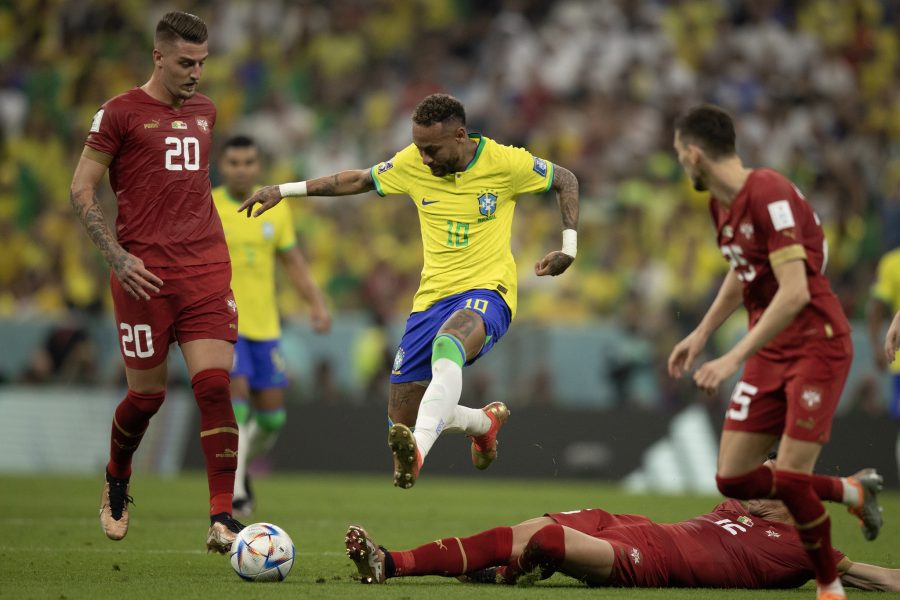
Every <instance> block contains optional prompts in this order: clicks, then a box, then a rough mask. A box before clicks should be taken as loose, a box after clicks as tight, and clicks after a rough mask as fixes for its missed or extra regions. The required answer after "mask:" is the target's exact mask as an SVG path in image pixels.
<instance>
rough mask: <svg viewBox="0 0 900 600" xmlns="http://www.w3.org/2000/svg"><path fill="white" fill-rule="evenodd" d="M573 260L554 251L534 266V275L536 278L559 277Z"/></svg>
mask: <svg viewBox="0 0 900 600" xmlns="http://www.w3.org/2000/svg"><path fill="white" fill-rule="evenodd" d="M574 260H575V258H574V257H572V256H569V255H568V254H564V253H563V252H560V251H559V250H555V251H553V252H551V253H550V254H548V255H547V256H545V257H544V258H542V259H541V260H540V261H538V262H536V263H535V264H534V274H535V275H537V276H538V277H543V276H544V275H552V276H554V277H555V276H556V275H561V274H562V273H563V272H565V270H566V269H568V268H569V265H571V264H572V262H573V261H574Z"/></svg>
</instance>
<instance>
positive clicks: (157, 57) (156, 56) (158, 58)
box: [153, 48, 162, 67]
mask: <svg viewBox="0 0 900 600" xmlns="http://www.w3.org/2000/svg"><path fill="white" fill-rule="evenodd" d="M153 64H154V65H155V66H156V67H162V52H160V51H159V49H158V48H154V49H153Z"/></svg>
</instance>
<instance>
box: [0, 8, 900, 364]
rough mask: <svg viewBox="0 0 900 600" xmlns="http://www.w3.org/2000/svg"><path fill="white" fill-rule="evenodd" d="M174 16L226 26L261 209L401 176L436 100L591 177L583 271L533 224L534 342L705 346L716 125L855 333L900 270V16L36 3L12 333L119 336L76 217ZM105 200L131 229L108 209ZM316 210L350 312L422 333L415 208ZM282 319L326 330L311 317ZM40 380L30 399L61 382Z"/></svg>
mask: <svg viewBox="0 0 900 600" xmlns="http://www.w3.org/2000/svg"><path fill="white" fill-rule="evenodd" d="M172 8H178V9H182V10H188V11H190V12H194V13H196V14H198V15H200V16H201V17H202V18H203V19H205V20H206V22H207V24H208V26H209V40H210V51H211V55H210V58H209V60H208V61H207V63H206V67H205V70H204V74H203V79H202V81H201V87H200V91H201V92H202V93H204V94H206V95H208V96H209V97H210V98H212V100H213V101H214V102H215V103H216V104H217V106H218V119H217V121H216V125H215V134H216V139H217V141H218V143H219V144H221V142H223V141H224V140H225V139H226V138H227V137H228V136H229V135H231V134H236V133H245V134H249V135H251V136H253V137H254V138H255V139H256V140H257V141H258V143H259V145H260V147H261V148H262V149H263V151H264V154H265V157H266V169H265V172H264V176H263V181H262V182H261V183H278V182H284V181H295V180H299V179H306V178H312V177H316V176H321V175H326V174H330V173H332V172H335V171H338V170H342V169H346V168H362V167H367V166H370V165H372V164H375V163H376V162H379V161H382V160H386V159H388V158H390V157H391V156H392V155H393V153H394V152H395V151H397V150H399V149H400V148H402V147H404V146H405V145H406V144H408V143H409V141H410V120H409V119H410V114H411V111H412V109H413V107H414V106H415V105H416V103H417V102H418V101H419V100H420V99H421V98H422V97H423V96H425V95H427V94H429V93H432V92H447V93H450V94H453V95H455V96H457V97H458V98H460V99H461V100H462V101H463V102H464V104H465V106H466V109H467V113H468V122H469V128H470V129H471V130H473V131H479V132H482V133H484V134H485V135H487V136H489V137H492V138H494V139H496V140H498V141H500V142H503V143H507V144H512V145H518V146H525V147H527V148H528V149H529V150H530V151H531V152H532V153H534V154H536V155H538V156H541V157H544V158H546V159H548V160H551V161H553V162H555V163H559V164H561V165H564V166H566V167H567V168H569V169H570V170H572V171H573V172H574V173H575V174H576V175H577V176H578V178H579V181H580V184H581V219H580V224H579V253H578V259H577V260H576V262H575V264H574V269H573V270H571V271H570V272H569V273H567V274H566V275H565V276H563V277H561V278H558V279H553V280H550V279H543V278H542V279H538V278H536V277H534V275H533V264H534V262H535V261H536V260H537V259H539V258H540V257H541V256H543V255H544V254H545V253H546V252H547V251H549V250H552V249H555V248H558V247H559V245H560V243H561V239H560V231H561V224H560V218H559V214H558V209H557V207H556V201H555V198H554V197H553V196H552V194H551V195H545V196H539V197H525V198H521V199H520V201H519V207H518V210H517V217H516V222H515V227H514V236H513V251H514V254H515V255H516V257H517V261H518V264H519V277H520V282H519V283H520V289H519V307H520V308H519V315H518V317H517V322H530V323H533V324H536V325H550V324H552V325H556V324H560V323H562V324H574V325H580V324H584V323H589V322H590V323H593V322H596V321H598V320H600V321H608V322H615V323H617V324H618V325H619V326H620V327H622V328H624V330H626V331H627V332H628V333H629V335H631V336H633V337H634V338H635V339H637V340H645V341H648V342H649V343H646V344H645V345H644V346H643V347H645V348H646V350H645V351H644V352H645V353H649V356H648V357H645V358H646V360H647V361H649V362H655V364H660V361H664V358H665V356H666V355H667V353H668V351H669V350H670V349H671V347H672V345H673V344H674V343H675V342H676V341H677V339H679V338H680V336H681V335H683V334H684V333H686V331H687V330H688V329H689V328H690V327H692V326H693V325H695V324H696V323H697V321H698V320H699V318H700V317H701V316H702V314H703V313H704V311H705V310H706V308H707V307H708V305H709V302H710V301H711V298H712V296H713V295H714V293H715V291H716V290H717V288H718V285H719V283H720V281H721V277H722V275H723V273H724V272H725V269H726V267H727V263H726V262H725V261H724V260H723V259H722V257H721V256H720V254H719V251H718V249H717V248H716V246H715V239H714V235H713V231H712V228H711V226H710V219H709V214H708V209H707V201H706V197H705V195H703V194H698V193H696V192H694V191H693V190H692V189H691V186H690V184H689V182H688V181H687V180H686V179H685V177H684V176H683V174H682V172H681V171H680V168H679V166H678V164H677V162H676V161H675V157H674V153H673V151H672V131H671V123H672V120H673V119H674V117H675V116H676V115H677V114H678V113H679V112H681V111H682V110H683V109H685V108H687V107H689V106H691V105H694V104H696V103H698V102H701V101H709V102H715V103H717V104H720V105H722V106H724V107H726V108H728V109H729V110H730V111H732V113H733V114H734V116H735V117H736V121H737V123H738V126H739V130H738V140H739V152H740V153H741V155H742V156H743V158H744V160H745V162H746V163H747V164H749V165H751V166H766V167H771V168H775V169H778V170H780V171H782V172H783V173H785V174H786V175H788V176H789V177H790V178H791V179H792V180H793V181H794V182H795V183H796V184H797V185H798V187H799V188H800V189H801V190H802V191H803V192H804V194H805V195H806V196H807V198H808V199H809V201H810V202H812V204H813V205H814V207H815V209H816V211H817V212H818V214H819V216H820V217H821V219H822V221H823V224H824V226H825V229H826V233H827V236H828V240H829V244H830V253H829V255H830V259H829V264H828V271H827V273H828V275H829V276H830V279H831V282H832V285H833V287H834V288H835V290H836V292H837V293H838V294H839V296H840V297H841V300H842V301H843V303H844V306H845V309H846V310H847V312H848V314H849V315H851V316H852V317H860V316H861V315H862V312H863V310H864V307H865V303H866V301H867V299H868V297H869V289H870V285H871V283H872V279H873V274H874V265H875V263H876V261H877V259H878V258H879V256H880V255H881V254H882V253H883V252H884V251H886V250H888V249H890V248H893V247H894V246H897V245H900V2H898V1H896V0H880V1H879V0H848V1H847V2H831V1H828V0H809V1H782V2H778V1H774V0H743V1H738V0H731V1H727V0H722V1H713V0H681V1H670V2H662V1H659V0H641V1H632V0H618V1H612V0H610V1H590V0H582V1H579V0H565V1H558V2H548V1H546V0H371V1H363V0H329V1H324V0H323V1H289V0H258V1H254V2H250V1H246V2H243V1H224V0H220V1H207V2H183V3H179V4H178V6H174V5H172V6H165V7H164V6H161V5H158V4H154V3H149V2H143V1H138V0H115V1H113V0H109V1H90V2H86V1H76V0H19V1H17V2H15V3H2V4H0V128H2V136H3V145H2V149H0V239H2V240H3V242H2V251H0V318H7V319H10V318H11V319H23V318H28V317H34V318H55V319H59V320H60V322H62V323H65V324H66V327H69V328H70V329H71V333H70V334H69V335H66V336H64V338H65V339H64V340H63V341H62V342H61V343H62V344H63V346H65V345H66V344H72V343H73V340H75V339H76V338H77V335H78V334H77V331H78V329H79V327H78V325H77V323H78V322H79V319H80V318H81V315H88V317H86V318H91V317H90V315H94V317H93V318H103V319H111V316H110V315H111V310H110V301H109V293H108V277H109V275H108V268H107V265H106V264H105V263H104V262H103V260H102V258H101V257H100V255H99V254H98V253H97V252H96V251H95V250H94V248H93V246H92V245H91V242H90V240H89V239H88V237H87V236H86V235H85V233H84V231H83V230H82V228H81V226H80V225H79V224H78V222H77V221H76V219H75V218H74V217H73V214H72V211H71V208H70V206H69V191H68V188H69V183H70V181H71V175H72V171H73V168H74V165H75V163H76V162H77V159H78V156H79V154H80V152H81V149H82V147H83V143H84V139H85V135H86V133H87V129H88V127H89V124H90V121H91V117H92V116H93V114H94V113H95V112H96V111H97V109H98V108H99V106H100V104H101V103H102V102H104V101H105V100H106V99H108V98H110V97H112V96H114V95H116V94H119V93H121V92H123V91H125V90H128V89H130V88H131V87H134V86H136V85H140V84H142V83H144V82H145V81H146V80H147V79H148V77H149V74H150V71H151V68H152V64H151V57H150V52H151V49H152V31H153V28H154V26H155V23H156V21H157V20H158V19H159V17H160V16H161V15H162V14H163V12H164V11H165V10H167V9H172ZM212 167H213V169H212V178H213V183H214V184H217V183H219V178H218V173H217V172H216V169H215V165H214V164H213V165H212ZM101 200H102V202H103V205H104V209H105V211H106V213H107V214H108V215H110V217H112V215H114V211H115V208H114V206H115V205H114V198H113V197H112V194H111V192H110V190H109V188H108V186H107V185H103V186H102V197H101ZM291 202H292V209H293V211H294V217H295V221H296V228H297V231H298V233H299V240H300V243H301V246H302V249H303V250H304V252H305V254H306V256H307V258H308V260H309V261H310V264H311V266H312V269H313V272H314V274H315V276H316V279H317V280H318V282H319V283H320V285H321V286H322V288H323V290H324V291H325V292H326V294H327V296H328V297H329V299H330V302H331V303H332V307H333V309H334V311H335V312H336V313H338V314H342V313H344V314H349V313H365V314H367V315H369V316H370V318H371V322H372V323H374V324H376V326H382V325H386V324H389V323H394V324H396V323H402V321H403V320H404V319H405V318H406V315H407V313H408V311H409V309H410V307H411V301H412V296H413V293H414V291H415V289H416V286H417V284H418V278H419V271H420V269H421V244H420V239H419V230H418V221H417V216H416V211H415V209H414V207H412V206H410V205H409V200H408V199H406V198H401V197H387V198H379V197H377V196H376V195H375V194H370V195H366V196H361V197H354V198H339V199H327V198H309V199H302V200H292V201H291ZM280 303H281V308H282V310H283V314H285V315H287V316H288V318H294V317H298V316H299V317H300V318H302V316H303V314H304V311H305V307H304V306H303V305H302V303H301V302H300V301H299V300H298V299H297V298H296V297H295V296H294V295H293V294H292V293H291V292H289V291H285V292H284V293H283V294H282V295H281V297H280ZM73 315H74V316H73ZM73 323H75V325H73ZM49 341H50V340H48V343H49ZM388 341H389V343H390V344H391V345H392V344H394V343H396V340H395V339H389V340H388ZM499 351H500V352H502V351H503V349H502V348H501V349H500V350H499ZM390 353H392V349H391V350H390V351H389V352H387V359H388V360H389V359H390ZM376 354H377V355H378V356H381V354H378V353H377V352H376ZM46 360H47V359H46V357H45V358H44V362H46ZM379 364H380V363H379ZM45 367H46V365H45ZM52 370H53V369H51V371H52ZM29 371H30V375H29V373H24V374H9V373H7V374H6V376H7V377H8V378H12V379H17V378H20V377H25V378H28V377H32V378H34V379H38V380H39V379H40V378H41V377H43V376H45V375H42V374H41V373H44V371H41V370H40V368H39V365H37V366H36V365H31V366H30V367H29ZM90 372H91V371H90V369H89V368H87V367H85V366H83V365H82V366H79V367H78V368H75V369H74V370H73V373H74V374H75V375H77V376H78V377H81V378H85V377H88V378H89V377H90Z"/></svg>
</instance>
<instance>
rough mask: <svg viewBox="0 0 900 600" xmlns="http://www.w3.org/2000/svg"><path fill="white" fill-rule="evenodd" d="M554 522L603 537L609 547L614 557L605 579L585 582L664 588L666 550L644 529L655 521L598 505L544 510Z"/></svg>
mask: <svg viewBox="0 0 900 600" xmlns="http://www.w3.org/2000/svg"><path fill="white" fill-rule="evenodd" d="M544 516H546V517H550V518H551V519H553V521H555V522H556V523H557V524H559V525H562V526H563V527H569V528H570V529H574V530H576V531H580V532H581V533H584V534H586V535H589V536H591V537H595V538H597V539H601V540H604V541H605V542H607V543H608V544H609V545H610V546H612V549H613V554H614V555H615V559H614V560H613V566H612V571H611V572H610V574H609V579H607V580H606V581H587V584H588V585H591V586H594V585H603V586H614V587H664V586H665V585H666V583H667V581H668V580H667V578H666V573H667V572H668V571H667V568H666V565H665V564H663V562H662V561H664V557H665V553H664V552H662V551H661V550H660V548H659V546H658V545H657V544H655V543H653V541H652V539H650V538H649V537H648V536H647V535H645V532H650V531H651V530H652V529H653V528H654V527H659V526H658V525H657V524H656V523H654V522H653V521H651V520H650V519H648V518H647V517H645V516H643V515H615V514H612V513H609V512H606V511H605V510H602V509H599V508H586V509H584V510H578V511H570V512H562V513H547V514H546V515H544Z"/></svg>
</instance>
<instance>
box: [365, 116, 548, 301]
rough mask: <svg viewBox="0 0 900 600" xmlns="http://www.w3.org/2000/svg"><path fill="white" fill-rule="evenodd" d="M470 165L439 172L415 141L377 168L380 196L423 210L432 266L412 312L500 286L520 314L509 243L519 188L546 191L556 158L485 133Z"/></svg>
mask: <svg viewBox="0 0 900 600" xmlns="http://www.w3.org/2000/svg"><path fill="white" fill-rule="evenodd" d="M469 137H470V138H471V139H473V140H475V141H477V142H478V149H477V150H476V151H475V157H474V158H473V159H472V162H470V163H469V165H468V166H467V167H466V169H465V170H464V171H460V172H458V173H451V174H449V175H447V176H445V177H435V176H434V175H432V174H431V171H430V170H429V169H428V167H426V166H425V165H424V164H423V163H422V159H421V157H420V156H419V151H418V149H417V148H416V147H415V145H414V144H410V145H409V146H407V147H406V148H404V149H403V150H401V151H400V152H398V153H397V154H395V155H394V157H393V158H392V159H390V160H388V161H386V162H382V163H379V164H377V165H375V166H374V167H372V179H374V181H375V188H376V191H377V192H378V194H379V195H381V196H385V195H387V194H406V195H408V196H409V197H410V199H412V201H413V203H414V204H415V205H416V209H417V210H418V211H419V224H420V227H421V230H422V247H423V248H424V252H425V264H424V266H423V268H422V279H421V282H420V283H419V290H418V291H417V292H416V296H415V298H414V300H413V308H412V312H418V311H422V310H425V309H427V308H428V307H429V306H431V305H432V304H434V303H435V302H437V301H438V300H440V299H441V298H446V297H447V296H452V295H453V294H458V293H460V292H465V291H467V290H475V289H487V290H496V291H498V292H500V294H501V295H502V296H503V298H504V299H505V300H506V303H507V304H508V305H509V309H510V313H511V314H512V315H513V316H515V314H516V287H517V286H516V262H515V260H514V259H513V255H512V251H511V249H510V237H511V236H512V222H513V211H514V209H515V200H516V197H517V196H519V195H520V194H527V193H533V192H545V191H547V190H548V189H550V184H551V183H552V181H553V164H552V163H550V162H549V161H545V160H544V159H541V158H538V157H536V156H532V154H531V153H530V152H528V151H527V150H524V149H522V148H514V147H512V146H504V145H502V144H498V143H497V142H495V141H494V140H492V139H490V138H487V137H483V136H481V135H480V134H469Z"/></svg>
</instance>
